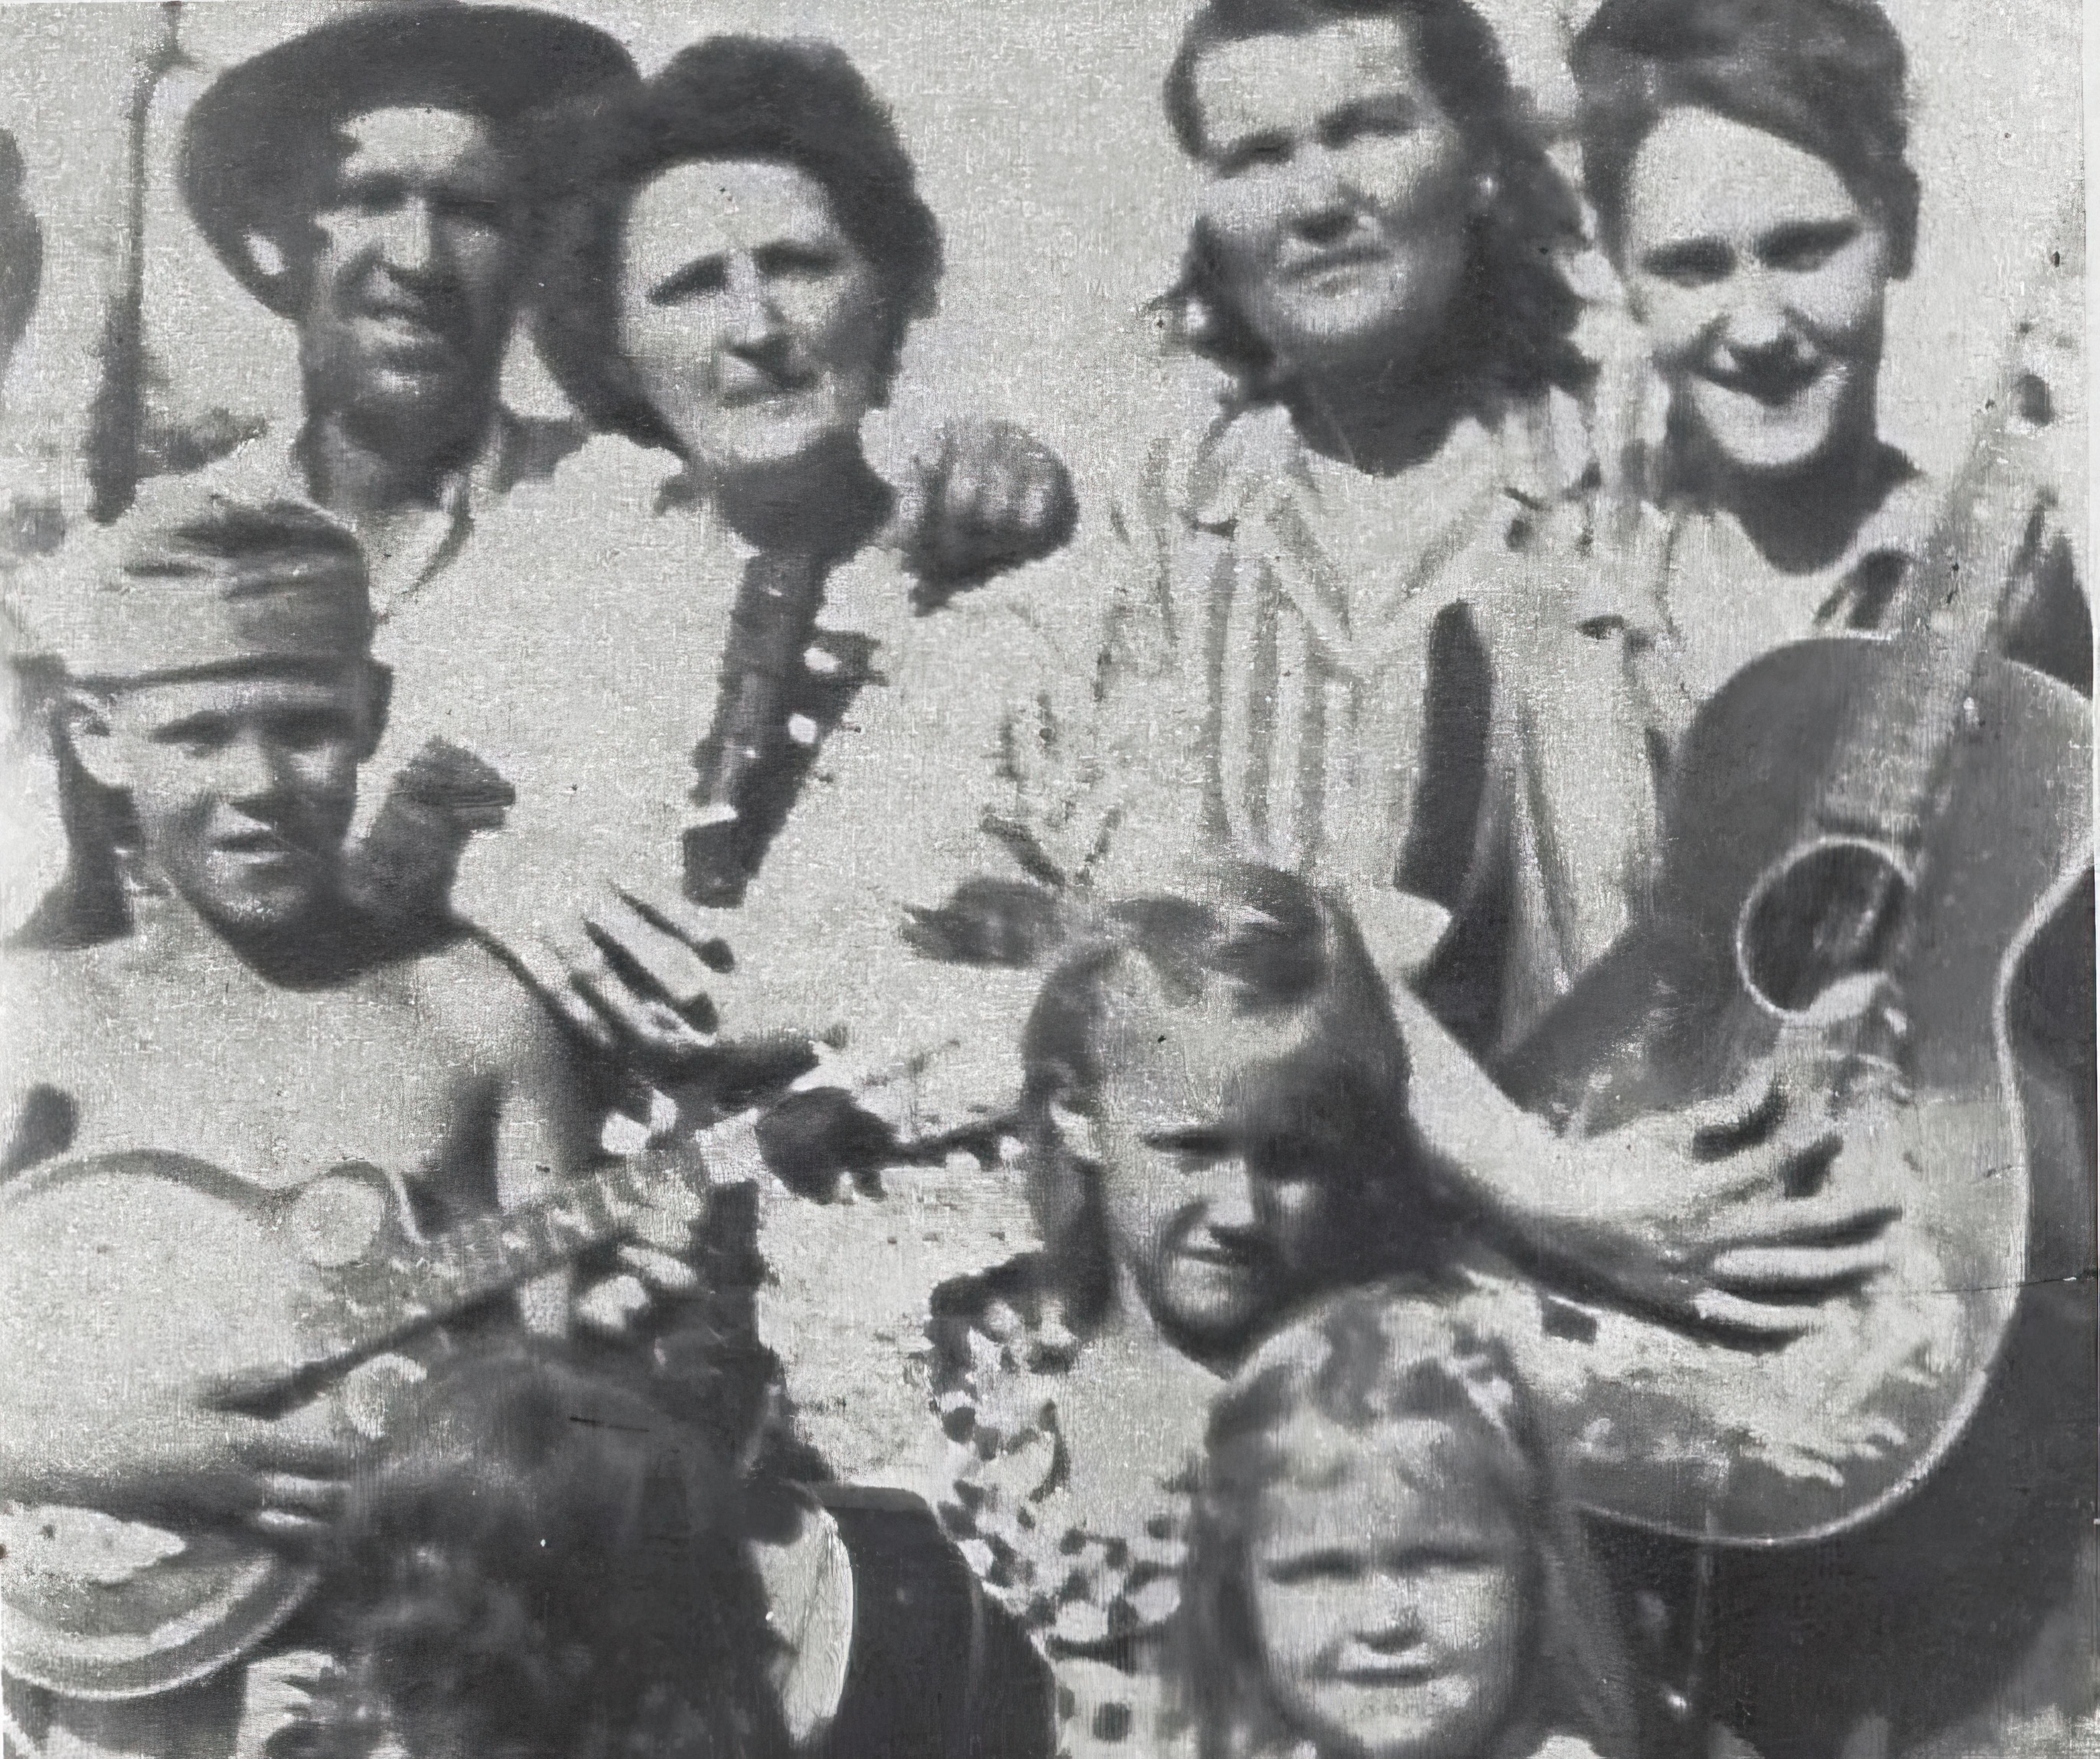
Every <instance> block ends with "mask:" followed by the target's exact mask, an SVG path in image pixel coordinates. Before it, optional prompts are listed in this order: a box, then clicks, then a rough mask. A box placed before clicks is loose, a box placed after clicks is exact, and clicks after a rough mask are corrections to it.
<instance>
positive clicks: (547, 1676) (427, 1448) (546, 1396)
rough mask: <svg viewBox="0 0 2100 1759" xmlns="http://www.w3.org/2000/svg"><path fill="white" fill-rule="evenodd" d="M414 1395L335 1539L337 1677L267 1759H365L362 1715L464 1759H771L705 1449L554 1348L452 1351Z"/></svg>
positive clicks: (702, 1441)
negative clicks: (301, 1726)
mask: <svg viewBox="0 0 2100 1759" xmlns="http://www.w3.org/2000/svg"><path fill="white" fill-rule="evenodd" d="M410 1404H411V1409H410V1412H408V1421H407V1422H406V1423H405V1424H404V1425H399V1427H401V1428H402V1429H403V1430H404V1433H405V1435H406V1438H407V1439H406V1444H405V1446H404V1447H401V1449H400V1450H399V1452H398V1453H397V1454H396V1456H395V1457H394V1458H393V1459H392V1460H390V1461H389V1463H388V1464H387V1465H385V1466H384V1467H382V1469H381V1470H380V1471H379V1472H378V1473H377V1474H376V1476H374V1477H373V1478H371V1479H369V1480H368V1481H366V1482H364V1483H362V1484H361V1485H360V1487H359V1488H358V1490H357V1492H356V1493H355V1496H354V1497H353V1500H352V1503H351V1508H350V1510H349V1512H348V1513H347V1514H346V1517H345V1518H344V1520H343V1521H342V1523H341V1525H340V1527H339V1529H338V1531H337V1536H336V1538H335V1540H334V1542H333V1550H332V1553H331V1557H330V1560H329V1564H330V1567H329V1574H328V1579H327V1581H326V1583H325V1584H324V1596H325V1597H326V1604H327V1607H328V1611H327V1613H326V1615H325V1620H326V1624H327V1627H328V1630H327V1635H328V1636H329V1637H330V1638H331V1639H332V1640H333V1646H334V1648H335V1651H336V1652H337V1654H338V1655H340V1656H341V1657H342V1660H343V1663H344V1668H345V1675H344V1678H343V1679H342V1682H340V1683H339V1685H338V1686H337V1688H336V1689H335V1690H333V1691H331V1692H329V1693H328V1694H325V1695H323V1696H322V1698H321V1699H320V1704H319V1706H318V1713H317V1717H316V1718H315V1726H313V1727H312V1728H311V1729H310V1730H303V1731H301V1734H300V1736H299V1739H300V1740H302V1741H303V1744H298V1745H285V1746H284V1747H283V1748H282V1751H281V1752H280V1748H279V1747H278V1746H273V1747H272V1748H271V1759H335V1756H336V1755H337V1752H342V1753H344V1754H346V1755H347V1754H350V1753H361V1752H363V1751H364V1748H362V1747H361V1746H360V1745H359V1744H358V1743H359V1741H360V1740H361V1739H368V1736H369V1733H370V1730H371V1729H372V1726H373V1723H374V1721H375V1720H376V1718H377V1714H378V1713H379V1712H380V1711H381V1710H382V1708H384V1709H385V1710H386V1711H387V1712H388V1713H391V1714H393V1715H395V1717H398V1718H400V1719H403V1720H406V1721H411V1722H413V1721H418V1720H421V1719H429V1720H430V1721H438V1722H440V1723H442V1724H443V1726H446V1727H447V1728H448V1730H452V1731H455V1732H456V1733H457V1734H458V1735H461V1736H462V1737H463V1738H464V1744H463V1745H461V1748H460V1750H461V1751H465V1752H477V1753H490V1754H496V1753H502V1754H505V1755H509V1754H512V1753H516V1754H519V1755H531V1756H532V1759H540V1756H542V1755H544V1756H546V1759H557V1756H558V1759H644V1756H646V1759H785V1756H786V1754H787V1745H788V1744H787V1735H786V1733H785V1730H784V1728H783V1725H782V1723H781V1721H780V1717H779V1709H778V1707H777V1705H776V1704H775V1703H774V1696H773V1693H772V1690H771V1687H770V1682H769V1681H768V1678H767V1667H768V1664H769V1663H770V1660H771V1658H772V1640H771V1638H770V1636H769V1635H768V1633H767V1628H766V1624H765V1602H764V1599H763V1595H762V1593H761V1589H760V1587H759V1584H758V1581H757V1576H756V1575H755V1573H754V1572H753V1571H752V1566H751V1564H750V1562H749V1560H748V1557H747V1555H746V1553H745V1551H744V1549H743V1540H744V1538H745V1536H746V1534H745V1527H746V1524H747V1523H746V1521H745V1518H744V1500H743V1487H742V1485H741V1484H740V1483H739V1476H738V1473H737V1470H736V1469H735V1465H733V1463H732V1462H731V1461H730V1459H729V1457H728V1456H727V1455H726V1453H725V1452H723V1451H722V1450H721V1448H720V1447H718V1446H717V1445H716V1444H715V1443H712V1442H711V1441H710V1440H709V1439H708V1438H707V1437H706V1436H705V1435H704V1434H702V1433H701V1432H699V1431H698V1430H695V1429H692V1428H690V1427H688V1426H686V1425H681V1424H679V1423H678V1422H677V1421H675V1420H673V1418H671V1417H670V1416H668V1415H667V1414H666V1413H665V1412H664V1409H663V1408H661V1407H660V1405H659V1404H658V1403H655V1402H654V1401H652V1400H651V1399H650V1398H649V1397H647V1396H646V1394H644V1393H643V1392H642V1390H640V1389H639V1386H638V1384H637V1385H634V1386H630V1385H629V1384H628V1383H627V1377H625V1376H624V1374H623V1373H622V1372H620V1369H619V1368H618V1367H617V1366H616V1365H615V1364H614V1363H611V1361H609V1360H604V1361H602V1360H598V1359H592V1360H590V1361H589V1363H588V1364H586V1363H585V1360H584V1359H583V1358H581V1357H580V1356H578V1355H571V1352H570V1351H569V1350H567V1349H566V1348H564V1347H563V1346H557V1345H552V1344H545V1343H536V1344H532V1345H523V1344H521V1345H517V1346H510V1347H508V1348H505V1349H504V1350H501V1351H500V1352H499V1353H496V1354H492V1355H469V1356H465V1357H463V1358H460V1359H456V1360H455V1361H453V1362H452V1363H449V1364H448V1365H447V1366H446V1367H445V1368H443V1369H442V1370H440V1371H439V1372H437V1373H436V1374H435V1375H434V1376H433V1377H432V1378H431V1379H430V1381H428V1382H426V1384H425V1385H424V1386H421V1387H420V1388H418V1389H417V1390H416V1396H415V1397H414V1398H413V1399H412V1400H411V1401H410Z"/></svg>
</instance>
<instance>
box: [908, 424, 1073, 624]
mask: <svg viewBox="0 0 2100 1759" xmlns="http://www.w3.org/2000/svg"><path fill="white" fill-rule="evenodd" d="M1078 524H1079V501H1078V498H1077V497H1076V496H1075V495H1074V493H1073V490H1072V478H1071V473H1070V471H1067V470H1066V469H1065V465H1064V462H1063V461H1062V460H1061V459H1060V458H1059V457H1058V456H1057V454H1056V453H1054V452H1052V451H1051V450H1050V449H1049V448H1048V446H1046V445H1044V444H1043V442H1042V441H1040V440H1038V439H1036V438H1035V435H1032V434H1030V433H1028V432H1026V431H1024V430H1023V429H1021V428H1019V427H1016V426H1012V424H1010V423H1008V422H990V421H982V420H974V419H971V420H962V419H959V420H951V421H950V422H946V424H945V425H944V426H942V428H941V430H940V431H939V433H938V434H937V435H936V436H935V437H934V439H933V444H932V445H931V446H930V448H929V449H928V450H927V451H925V452H924V453H921V454H920V456H918V457H915V458H914V459H913V460H912V462H911V470H910V472H909V474H908V475H907V480H906V482H905V484H904V488H903V490H902V493H901V495H900V496H899V497H898V510H897V517H896V525H895V528H896V529H897V530H898V533H900V534H901V536H902V542H903V548H904V552H905V555H906V558H907V561H908V563H909V564H910V566H911V571H912V572H913V573H914V574H915V575H916V576H917V577H918V579H919V587H918V590H917V596H918V597H919V599H920V602H921V603H922V604H923V605H924V606H925V607H926V608H933V606H937V605H939V604H941V603H944V602H945V601H946V599H948V598H949V597H951V595H952V594H955V593H956V592H958V591H960V590H963V589H964V588H966V587H969V586H977V585H980V584H982V582H983V581H987V580H989V579H990V578H991V577H993V576H994V575H995V574H1000V573H1004V572H1006V570H1008V569H1009V568H1017V567H1019V566H1020V565H1021V563H1025V562H1033V561H1035V560H1037V559H1039V558H1040V557H1043V556H1047V555H1052V554H1053V553H1055V552H1056V551H1057V550H1061V549H1062V548H1063V547H1064V546H1065V544H1066V543H1068V542H1069V541H1070V540H1071V536H1072V533H1073V530H1074V528H1075V527H1076V526H1077V525H1078Z"/></svg>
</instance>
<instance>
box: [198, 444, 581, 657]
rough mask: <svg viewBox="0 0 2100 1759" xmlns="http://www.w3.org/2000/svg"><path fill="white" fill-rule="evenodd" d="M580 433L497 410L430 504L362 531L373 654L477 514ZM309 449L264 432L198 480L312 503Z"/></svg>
mask: <svg viewBox="0 0 2100 1759" xmlns="http://www.w3.org/2000/svg"><path fill="white" fill-rule="evenodd" d="M580 438H581V435H580V431H579V430H578V429H576V427H575V426H573V425H572V424H570V423H567V422H549V421H540V420H536V419H534V418H528V417H525V416H521V415H518V414H516V413H514V412H512V411H511V410H509V409H497V411H496V414H495V417H494V418H493V419H492V421H491V422H490V423H489V428H488V433H487V437H486V438H485V439H484V440H483V442H482V445H481V449H480V450H479V452H477V453H475V454H474V457H473V458H472V459H470V461H469V462H466V463H465V464H463V465H461V466H459V467H458V468H457V469H456V470H453V471H448V473H447V474H446V475H445V477H444V478H443V480H442V481H441V482H440V483H439V485H438V491H437V493H436V494H435V496H434V497H432V499H431V500H430V502H429V504H427V505H426V506H411V507H406V508H404V509H402V510H400V511H399V513H397V514H395V515H391V516H390V517H389V518H388V519H386V520H384V521H382V522H379V523H377V524H375V525H374V526H373V528H372V529H371V530H369V531H367V532H363V533H360V541H361V542H362V543H363V545H364V561H365V568H366V569H367V571H368V573H369V575H370V577H371V583H372V608H373V615H374V617H376V618H377V621H378V625H379V633H378V634H377V635H376V636H375V638H374V641H373V649H374V653H375V656H376V657H377V658H379V659H381V660H382V661H389V662H390V661H391V660H392V657H393V656H392V653H391V652H390V649H391V648H392V647H393V646H394V643H393V642H392V640H391V639H390V636H389V634H387V629H388V625H389V624H390V621H391V620H392V613H393V612H394V611H395V608H397V607H398V606H399V605H401V604H404V603H406V602H407V601H408V599H411V598H412V597H413V596H414V595H415V594H417V593H418V592H420V591H421V590H422V589H423V588H424V587H426V586H428V585H429V584H430V581H433V580H435V579H436V578H437V577H438V576H439V574H441V573H443V572H444V570H445V569H446V568H449V567H450V566H451V565H452V563H454V562H456V561H457V559H459V557H460V556H461V555H462V554H463V553H464V551H465V547H466V544H467V541H468V539H469V538H470V537H472V536H473V534H474V519H475V516H476V515H477V514H485V513H487V512H488V511H489V510H491V509H492V508H493V507H495V506H497V505H499V504H500V503H501V501H502V500H503V497H505V495H507V494H509V493H510V491H511V490H512V489H513V488H516V487H517V485H518V484H519V483H521V482H532V481H537V480H543V479H545V477H547V476H548V475H551V474H552V473H553V471H554V468H555V466H556V465H557V464H558V462H560V460H561V459H562V457H566V456H567V453H570V452H571V451H573V450H575V449H576V446H577V444H579V443H580ZM310 451H311V437H310V435H309V432H308V431H306V430H302V431H299V432H298V433H297V434H295V435H293V436H292V438H291V439H290V440H289V441H287V440H281V439H278V438H276V437H275V436H272V435H267V434H266V435H263V436H262V438H261V439H258V440H250V441H249V443H248V444H246V445H245V446H242V447H240V448H239V449H237V450H236V451H234V452H232V453H228V454H227V456H226V457H223V458H222V459H220V460H219V461H218V462H216V463H214V464H212V465H210V466H206V468H205V471H204V472H203V473H202V475H203V479H204V480H205V481H207V482H209V483H211V484H213V485H214V487H218V488H223V489H224V490H226V492H227V493H230V494H235V495H239V496H240V497H243V498H245V499H251V500H275V499H290V500H294V501H310V500H311V499H312V498H313V472H312V470H311V464H310V461H309V453H310Z"/></svg>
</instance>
